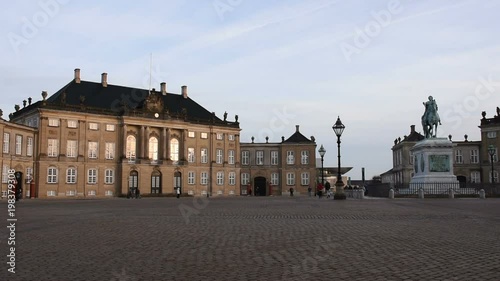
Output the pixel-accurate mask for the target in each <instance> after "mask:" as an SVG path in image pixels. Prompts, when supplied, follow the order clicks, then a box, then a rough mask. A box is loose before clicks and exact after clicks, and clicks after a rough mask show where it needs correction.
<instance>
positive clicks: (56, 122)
mask: <svg viewBox="0 0 500 281" xmlns="http://www.w3.org/2000/svg"><path fill="white" fill-rule="evenodd" d="M49 127H59V119H55V118H49Z"/></svg>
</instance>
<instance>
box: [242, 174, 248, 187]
mask: <svg viewBox="0 0 500 281" xmlns="http://www.w3.org/2000/svg"><path fill="white" fill-rule="evenodd" d="M240 175H241V184H242V185H247V184H249V183H250V174H249V173H241V174H240Z"/></svg>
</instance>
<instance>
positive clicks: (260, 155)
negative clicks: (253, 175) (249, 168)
mask: <svg viewBox="0 0 500 281" xmlns="http://www.w3.org/2000/svg"><path fill="white" fill-rule="evenodd" d="M255 164H257V165H264V151H262V150H258V151H256V152H255Z"/></svg>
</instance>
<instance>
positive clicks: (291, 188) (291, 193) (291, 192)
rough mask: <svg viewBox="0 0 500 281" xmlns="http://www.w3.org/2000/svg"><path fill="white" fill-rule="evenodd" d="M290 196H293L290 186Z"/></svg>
mask: <svg viewBox="0 0 500 281" xmlns="http://www.w3.org/2000/svg"><path fill="white" fill-rule="evenodd" d="M290 196H293V187H290Z"/></svg>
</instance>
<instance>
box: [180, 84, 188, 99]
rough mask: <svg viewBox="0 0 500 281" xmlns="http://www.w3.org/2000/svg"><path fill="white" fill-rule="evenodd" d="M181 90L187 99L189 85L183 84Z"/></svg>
mask: <svg viewBox="0 0 500 281" xmlns="http://www.w3.org/2000/svg"><path fill="white" fill-rule="evenodd" d="M181 92H182V97H183V98H185V99H187V97H188V87H187V86H182V87H181Z"/></svg>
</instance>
